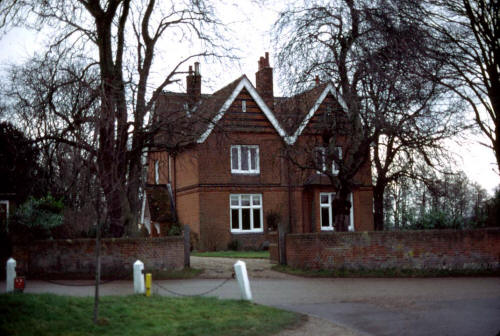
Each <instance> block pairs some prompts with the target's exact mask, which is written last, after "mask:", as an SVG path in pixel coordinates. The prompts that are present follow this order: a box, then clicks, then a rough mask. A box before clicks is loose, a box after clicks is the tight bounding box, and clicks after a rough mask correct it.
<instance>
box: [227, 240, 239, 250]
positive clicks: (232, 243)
mask: <svg viewBox="0 0 500 336" xmlns="http://www.w3.org/2000/svg"><path fill="white" fill-rule="evenodd" d="M239 247H240V242H239V241H237V240H234V239H233V240H231V241H230V242H229V244H227V249H228V250H232V251H238V249H239Z"/></svg>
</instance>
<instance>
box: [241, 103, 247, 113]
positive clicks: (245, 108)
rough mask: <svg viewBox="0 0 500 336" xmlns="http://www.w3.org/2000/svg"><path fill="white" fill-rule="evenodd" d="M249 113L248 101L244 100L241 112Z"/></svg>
mask: <svg viewBox="0 0 500 336" xmlns="http://www.w3.org/2000/svg"><path fill="white" fill-rule="evenodd" d="M246 111H247V101H246V100H242V101H241V112H246Z"/></svg>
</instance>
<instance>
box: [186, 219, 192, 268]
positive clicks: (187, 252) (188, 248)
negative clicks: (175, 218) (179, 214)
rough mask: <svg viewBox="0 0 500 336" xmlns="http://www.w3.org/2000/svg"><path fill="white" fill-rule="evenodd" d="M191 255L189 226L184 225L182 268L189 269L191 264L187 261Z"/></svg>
mask: <svg viewBox="0 0 500 336" xmlns="http://www.w3.org/2000/svg"><path fill="white" fill-rule="evenodd" d="M190 255H191V240H190V228H189V225H187V224H186V225H184V267H190V266H191V263H190V261H189V258H190Z"/></svg>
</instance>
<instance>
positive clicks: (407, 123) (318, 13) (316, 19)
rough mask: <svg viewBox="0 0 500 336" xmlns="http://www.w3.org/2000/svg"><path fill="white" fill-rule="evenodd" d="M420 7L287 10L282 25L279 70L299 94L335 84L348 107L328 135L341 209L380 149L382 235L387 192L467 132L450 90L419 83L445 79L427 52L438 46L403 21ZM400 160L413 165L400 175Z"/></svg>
mask: <svg viewBox="0 0 500 336" xmlns="http://www.w3.org/2000/svg"><path fill="white" fill-rule="evenodd" d="M412 6H413V5H412V2H407V1H382V0H381V1H375V2H373V1H361V0H360V1H354V0H343V1H335V2H333V3H329V2H325V1H303V2H302V4H301V5H294V6H293V7H291V8H288V9H286V10H285V11H283V12H282V13H281V15H280V18H279V20H278V22H277V23H276V26H275V28H276V33H275V34H276V35H275V36H276V40H277V41H284V42H282V43H281V44H279V46H278V48H279V49H278V51H279V55H278V59H279V62H280V63H279V66H280V68H281V69H282V70H283V71H282V72H284V73H286V74H288V75H287V76H286V78H287V79H288V80H289V87H291V90H292V91H297V90H301V89H303V88H304V87H305V86H307V85H308V84H309V83H310V82H311V81H312V80H313V79H314V76H315V75H319V76H320V77H321V78H324V79H332V80H333V81H334V83H335V86H336V87H337V90H338V92H339V93H340V96H341V98H343V100H344V101H345V106H343V111H336V112H335V113H334V115H333V118H330V119H325V122H324V125H323V129H322V130H321V140H320V141H321V142H322V147H325V148H326V152H325V158H326V161H327V166H330V164H331V163H335V165H336V166H337V167H338V174H333V173H331V172H330V171H329V170H328V171H325V173H326V174H327V175H328V176H329V178H330V180H331V183H332V185H333V186H334V187H335V188H336V190H337V191H338V192H337V193H336V201H335V202H336V204H334V207H335V206H339V207H340V209H342V208H343V207H344V204H346V198H347V196H348V194H349V192H350V191H351V190H352V188H353V187H354V183H355V177H356V175H357V174H358V173H359V172H360V170H361V169H362V168H363V166H364V165H366V164H367V162H369V161H370V152H371V150H372V146H373V148H374V161H375V168H376V172H377V174H376V178H377V182H376V188H375V195H376V199H375V209H376V216H375V222H376V228H377V229H383V193H384V189H385V186H387V184H388V183H389V182H391V181H392V180H395V179H397V178H398V176H400V175H401V174H402V173H403V172H404V171H405V170H406V169H407V168H408V166H409V165H410V164H412V160H413V157H414V156H415V155H417V154H418V155H420V156H421V157H424V158H426V159H427V160H426V161H427V162H428V163H430V162H431V160H429V157H431V156H433V155H435V154H436V153H437V151H438V150H441V149H442V144H441V143H440V141H441V140H442V139H444V138H446V137H449V136H451V135H453V134H455V133H456V132H457V130H458V129H459V128H458V127H456V126H457V125H455V122H456V121H457V120H456V119H455V118H454V114H453V112H454V110H453V109H451V108H449V107H446V108H445V107H443V106H439V104H438V102H439V100H440V99H442V98H443V97H444V95H445V93H446V90H443V89H440V88H439V86H438V85H436V84H435V83H433V82H432V81H431V80H429V79H424V78H422V77H419V76H418V73H420V72H421V71H426V72H428V73H432V74H436V75H437V74H439V71H440V68H441V64H440V63H439V62H436V61H435V60H433V59H431V58H429V57H427V56H426V55H425V54H424V53H421V52H419V51H420V48H419V45H421V44H422V43H432V42H433V41H432V40H429V39H428V38H427V35H426V34H425V32H422V31H421V29H420V28H419V26H418V25H416V24H415V22H414V21H412V20H406V19H405V18H404V17H403V16H401V15H399V13H400V11H401V10H403V9H404V10H409V9H408V8H411V7H412ZM283 36H286V37H287V38H286V39H283ZM444 98H446V97H444ZM449 105H450V106H451V105H452V103H451V102H449ZM450 125H453V127H449V126H450ZM338 146H342V150H343V153H342V155H341V156H340V155H338V151H337V147H338ZM397 157H400V158H405V159H404V165H402V166H400V167H399V168H396V167H395V166H396V165H395V162H396V160H395V159H396V158H397ZM311 162H314V161H311ZM398 162H403V161H401V160H399V161H398ZM336 214H337V215H338V216H337V215H336V225H337V228H338V229H340V230H342V228H343V229H345V225H342V223H345V220H344V218H343V214H345V211H336Z"/></svg>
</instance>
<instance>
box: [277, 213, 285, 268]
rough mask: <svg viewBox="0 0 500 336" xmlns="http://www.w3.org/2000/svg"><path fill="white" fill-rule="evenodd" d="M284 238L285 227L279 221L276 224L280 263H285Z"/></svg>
mask: <svg viewBox="0 0 500 336" xmlns="http://www.w3.org/2000/svg"><path fill="white" fill-rule="evenodd" d="M285 244H286V239H285V227H284V225H282V224H281V223H280V224H279V225H278V259H279V263H280V265H286V245H285Z"/></svg>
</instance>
